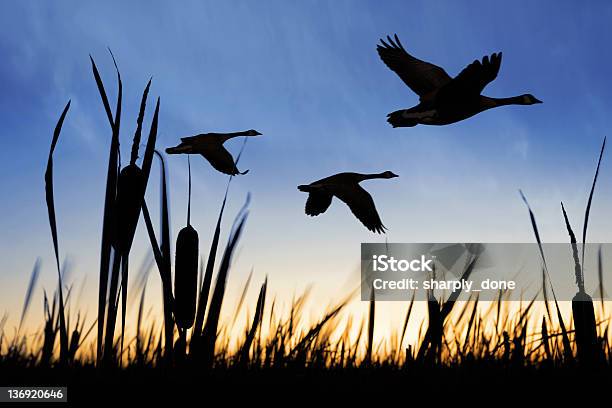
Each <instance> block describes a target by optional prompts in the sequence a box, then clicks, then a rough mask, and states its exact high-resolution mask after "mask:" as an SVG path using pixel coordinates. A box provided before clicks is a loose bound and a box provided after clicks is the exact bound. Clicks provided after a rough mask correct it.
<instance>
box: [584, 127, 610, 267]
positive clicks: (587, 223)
mask: <svg viewBox="0 0 612 408" xmlns="http://www.w3.org/2000/svg"><path fill="white" fill-rule="evenodd" d="M605 148H606V138H605V137H604V140H603V143H602V144H601V150H600V152H599V159H598V160H597V169H596V170H595V176H594V177H593V185H592V186H591V192H590V193H589V200H588V201H587V206H586V209H585V211H584V225H583V227H582V265H583V266H584V250H585V247H586V245H585V244H586V235H587V226H588V225H589V214H590V212H591V202H592V201H593V193H594V192H595V184H597V177H598V176H599V167H600V166H601V159H602V157H603V154H604V150H605Z"/></svg>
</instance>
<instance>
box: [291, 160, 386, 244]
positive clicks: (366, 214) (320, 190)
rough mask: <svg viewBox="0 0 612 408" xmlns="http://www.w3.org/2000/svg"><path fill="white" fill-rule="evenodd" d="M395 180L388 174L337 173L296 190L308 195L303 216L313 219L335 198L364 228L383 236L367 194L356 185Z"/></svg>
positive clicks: (382, 230) (370, 197) (382, 226)
mask: <svg viewBox="0 0 612 408" xmlns="http://www.w3.org/2000/svg"><path fill="white" fill-rule="evenodd" d="M394 177H398V175H397V174H394V173H392V172H390V171H385V172H383V173H375V174H360V173H338V174H335V175H333V176H329V177H326V178H324V179H321V180H317V181H314V182H312V183H310V184H306V185H301V186H298V190H300V191H303V192H306V193H308V199H307V200H306V209H305V210H306V214H308V215H310V216H313V217H314V216H316V215H319V214H322V213H324V212H325V211H326V210H327V209H328V208H329V206H330V205H331V202H332V198H333V197H334V196H335V197H337V198H339V199H340V200H341V201H343V202H344V203H345V204H346V205H348V207H349V208H350V209H351V212H352V213H353V215H355V217H357V219H358V220H359V221H361V223H362V224H363V225H365V227H366V228H367V229H368V230H370V231H372V232H376V233H379V234H381V233H384V232H385V230H386V227H385V226H384V225H383V223H382V221H381V220H380V216H379V215H378V211H376V206H375V205H374V200H373V199H372V196H371V195H370V193H368V192H367V191H366V190H364V189H363V187H361V186H360V185H359V183H361V182H362V181H364V180H371V179H390V178H394Z"/></svg>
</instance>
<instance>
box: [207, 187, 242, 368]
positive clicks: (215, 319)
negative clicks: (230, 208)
mask: <svg viewBox="0 0 612 408" xmlns="http://www.w3.org/2000/svg"><path fill="white" fill-rule="evenodd" d="M247 204H248V197H247ZM247 216H248V211H241V213H239V214H238V216H237V218H236V221H235V222H234V228H232V233H231V234H230V237H229V240H228V243H227V246H226V247H225V252H224V253H223V257H222V259H221V264H220V265H219V272H218V274H217V280H216V282H215V289H214V290H213V295H212V298H211V300H210V308H209V311H208V316H207V318H206V324H205V326H204V337H203V339H202V347H203V350H202V351H203V353H204V354H203V357H204V359H205V362H206V364H207V365H210V364H212V362H213V359H214V352H215V343H216V340H217V328H218V325H219V315H220V314H221V306H222V304H223V297H224V295H225V285H226V282H227V276H228V273H229V268H230V264H231V260H232V255H233V253H234V250H235V249H236V245H237V244H238V240H239V239H240V235H241V234H242V229H243V227H244V224H245V222H246V219H247Z"/></svg>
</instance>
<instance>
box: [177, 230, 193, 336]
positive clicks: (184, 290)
mask: <svg viewBox="0 0 612 408" xmlns="http://www.w3.org/2000/svg"><path fill="white" fill-rule="evenodd" d="M197 286H198V232H197V231H196V230H195V229H194V228H193V227H192V226H191V225H187V226H186V227H185V228H183V229H182V230H181V231H180V232H179V234H178V237H177V239H176V259H175V268H174V298H175V303H174V314H175V318H176V323H177V325H178V326H179V327H180V328H181V329H183V330H187V329H189V328H191V326H192V325H193V321H194V318H195V308H196V296H197Z"/></svg>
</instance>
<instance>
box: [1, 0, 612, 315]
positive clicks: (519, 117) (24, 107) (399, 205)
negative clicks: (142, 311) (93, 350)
mask: <svg viewBox="0 0 612 408" xmlns="http://www.w3.org/2000/svg"><path fill="white" fill-rule="evenodd" d="M610 21H612V4H610V2H605V1H592V2H588V3H585V2H576V1H574V2H569V1H556V0H555V1H537V2H534V1H513V2H506V4H503V5H502V4H499V3H497V2H496V3H495V4H493V2H490V1H465V2H458V1H435V2H432V1H386V2H384V3H381V2H378V1H376V2H375V1H371V2H368V1H348V0H347V1H340V0H335V1H320V2H319V1H300V2H288V1H268V0H266V1H260V2H249V1H240V2H237V1H215V2H204V1H200V2H195V1H194V2H180V6H177V4H176V3H170V2H161V1H160V2H150V1H149V2H119V1H108V2H88V3H87V4H85V2H76V1H54V2H42V1H12V2H3V3H2V13H0V34H1V35H0V60H1V61H2V62H1V63H0V84H1V88H0V89H1V92H0V123H2V133H3V134H2V138H1V139H0V140H1V141H0V143H1V148H0V173H1V174H2V177H0V191H2V198H1V200H0V231H1V232H0V314H1V313H2V312H3V311H4V310H6V311H9V312H10V313H11V315H12V316H14V315H16V314H18V310H19V308H20V307H21V301H22V299H23V294H24V293H25V288H26V285H27V279H28V277H29V274H30V270H31V268H32V265H33V264H34V261H35V259H36V257H38V256H40V257H42V259H43V270H42V277H41V283H42V286H44V287H46V288H47V290H53V287H54V285H53V279H54V277H55V271H54V270H53V257H52V246H51V239H50V234H49V227H48V220H47V214H46V207H45V204H44V181H43V174H44V169H45V165H46V159H47V154H48V148H49V144H50V141H51V135H52V131H53V127H54V125H55V122H56V121H57V118H58V116H59V114H60V112H61V110H62V108H63V106H64V105H65V103H66V101H67V100H68V99H72V108H71V110H70V112H69V114H68V117H67V119H66V122H65V125H64V130H63V132H62V135H61V138H60V141H59V145H58V147H57V149H56V154H55V185H56V187H55V188H56V189H55V193H56V210H57V216H58V226H59V233H60V250H61V254H62V256H63V257H69V259H70V260H71V261H72V264H73V265H74V271H73V273H72V277H71V279H72V280H73V281H74V282H75V283H79V284H80V283H81V282H83V280H84V279H85V277H86V276H87V277H88V278H87V288H88V290H86V291H85V293H86V295H85V296H87V297H89V296H91V294H93V293H94V292H95V290H97V284H96V279H97V278H96V276H97V268H98V263H99V259H98V258H99V239H100V234H101V223H102V205H103V198H104V185H105V172H106V166H107V160H108V146H109V142H110V130H109V126H108V124H107V120H106V116H105V114H104V111H103V108H102V104H101V102H100V100H99V96H98V94H97V90H96V87H95V83H94V80H93V77H92V74H91V68H90V65H89V59H88V54H92V55H93V56H94V58H95V59H96V61H97V64H98V67H99V68H100V71H101V73H102V76H103V78H104V79H105V82H106V86H107V91H108V92H109V94H110V95H111V100H113V105H114V95H115V92H116V84H115V82H114V79H115V77H114V71H113V67H112V61H111V59H110V57H109V55H108V52H107V50H106V47H107V46H108V47H110V48H111V49H112V51H113V53H114V55H115V56H116V58H117V61H118V64H119V67H120V69H121V73H122V76H123V80H124V112H123V113H124V115H123V119H122V126H123V128H122V135H121V141H122V143H123V146H122V149H123V150H122V151H123V155H122V156H123V157H124V158H125V157H127V156H128V154H127V149H129V146H130V145H131V138H132V135H133V131H134V128H135V122H136V110H137V107H138V102H139V100H140V95H141V92H142V89H143V87H144V85H145V83H146V81H147V79H148V78H149V76H153V86H152V88H151V96H153V97H157V96H158V95H159V96H160V97H161V112H160V128H159V129H160V130H159V138H158V147H159V148H165V147H167V146H170V145H173V144H175V143H176V142H177V140H178V138H179V137H180V136H185V135H190V134H194V133H200V132H207V131H235V130H243V129H249V128H255V129H257V130H259V131H260V132H262V133H263V134H264V136H263V137H260V138H256V139H255V138H254V139H251V140H249V142H248V144H247V146H246V151H245V153H244V155H243V158H242V159H241V163H240V167H241V168H248V169H251V172H250V173H249V174H248V175H247V176H244V177H238V178H236V179H235V180H234V181H233V182H232V186H231V191H230V205H229V208H228V211H227V218H226V221H227V222H226V226H225V229H224V231H225V232H227V231H228V229H229V225H230V224H229V223H230V222H231V218H232V217H233V216H234V214H235V213H236V211H237V210H238V208H239V207H240V206H241V205H242V203H243V201H244V198H245V196H246V194H247V192H251V193H252V205H251V216H250V219H249V221H248V224H247V228H246V234H245V235H244V238H243V240H242V241H241V249H240V252H239V254H238V258H237V260H236V268H235V269H234V270H233V271H232V275H231V276H230V282H231V284H232V285H234V286H240V285H242V283H243V282H244V279H245V278H246V276H247V275H248V273H249V270H250V269H251V267H253V268H254V271H255V272H254V277H255V282H257V283H259V282H261V281H262V280H263V277H264V276H265V275H268V276H269V278H270V282H271V290H272V291H274V292H275V293H278V294H279V296H281V297H282V296H286V295H288V294H291V293H293V291H294V290H295V291H297V292H300V291H301V290H303V289H304V288H305V287H306V286H307V285H308V284H313V285H314V289H315V293H318V296H319V297H320V300H321V302H323V303H326V302H327V300H331V299H332V298H337V294H338V293H340V292H342V291H346V290H349V289H353V288H355V287H356V286H357V285H358V283H359V281H358V274H357V268H358V264H359V244H360V243H361V242H383V241H384V240H385V237H382V236H377V235H373V234H371V233H369V232H368V231H367V230H365V229H364V228H363V227H362V225H361V224H360V223H359V222H357V221H356V220H355V219H354V218H353V216H352V215H351V214H350V212H349V211H348V210H347V208H346V207H345V206H344V205H343V204H342V203H338V202H335V203H334V204H333V205H332V207H331V208H330V210H329V211H328V212H327V213H325V214H323V215H321V216H319V217H317V218H316V219H312V218H309V217H307V216H306V215H304V213H303V206H304V202H305V199H306V196H305V195H304V194H303V193H300V192H298V191H297V189H296V186H297V185H298V184H303V183H307V182H310V181H312V180H316V179H318V178H321V177H324V176H327V175H330V174H333V173H336V172H340V171H358V172H379V171H383V170H392V171H393V172H395V173H397V174H399V175H400V178H398V179H393V180H379V181H372V182H368V183H367V184H364V186H365V187H366V188H367V189H368V190H369V191H370V192H371V193H372V194H373V195H374V197H375V199H376V203H377V206H378V209H379V211H380V213H381V216H382V219H383V222H384V223H385V224H386V225H387V226H388V227H389V232H388V234H387V236H386V239H388V240H389V241H390V242H454V241H460V242H471V241H476V242H478V241H482V242H531V241H532V240H533V236H532V232H531V229H530V225H529V219H528V216H527V213H526V210H525V208H524V206H523V204H522V202H521V201H520V198H519V195H518V192H517V190H518V189H519V188H522V189H523V190H524V192H525V194H526V195H527V197H528V198H529V200H530V202H531V204H532V206H533V208H534V210H535V212H536V216H537V217H538V221H539V223H540V227H541V233H542V237H543V239H544V240H545V241H549V242H559V241H565V240H566V233H565V230H564V225H563V222H562V217H561V212H560V206H559V202H560V201H561V200H563V201H564V202H565V204H566V207H567V209H568V212H569V214H570V217H571V219H572V220H573V224H574V227H575V228H576V229H577V228H581V226H582V224H581V222H582V214H583V212H584V206H585V203H586V198H587V195H588V190H589V188H590V183H591V179H592V175H593V172H594V168H595V164H596V159H597V154H598V151H599V146H600V144H601V140H602V138H603V136H605V135H606V134H607V132H608V130H609V129H610V119H609V118H610V112H612V106H610V105H611V102H610V100H611V97H612V79H610V72H612V49H611V48H610V47H609V46H608V43H609V40H610V38H611V35H612V26H610V24H609V22H610ZM392 33H397V34H398V35H399V36H400V38H401V39H402V42H403V44H404V46H405V47H406V48H407V49H408V50H409V51H410V52H411V53H413V54H414V55H416V56H418V57H420V58H422V59H425V60H428V61H431V62H433V63H436V64H439V65H441V66H443V67H444V68H445V69H446V70H447V72H448V73H449V74H451V75H455V74H457V73H458V72H459V71H460V70H461V69H462V68H463V67H464V66H465V65H467V64H468V63H470V62H471V61H473V60H474V59H475V58H481V57H482V56H483V55H486V54H490V53H493V52H497V51H503V53H504V61H503V63H502V68H501V71H500V74H499V76H498V78H497V80H495V81H494V82H493V83H492V84H490V85H489V86H488V87H487V88H486V92H485V93H486V94H488V95H490V96H496V97H502V96H512V95H518V94H522V93H526V92H530V93H533V94H534V95H536V96H537V97H538V98H539V99H541V100H543V101H544V104H542V105H535V106H531V107H526V106H511V107H504V108H500V109H496V110H493V111H489V112H485V113H483V114H480V115H478V116H476V117H474V118H472V119H469V120H467V121H464V122H461V123H458V124H454V125H450V126H445V127H423V126H418V127H415V128H408V129H392V128H391V127H390V126H388V124H387V123H386V122H385V115H386V114H387V113H388V112H390V111H393V110H396V109H398V108H402V107H410V106H413V105H415V104H416V103H417V97H416V96H415V95H414V94H412V92H411V91H410V90H409V89H408V88H406V87H405V86H404V85H403V83H402V82H401V81H400V80H399V79H398V78H397V77H396V76H395V74H394V73H393V72H391V71H390V70H388V69H387V68H386V67H385V66H384V64H383V63H382V62H381V61H380V60H379V58H378V55H377V53H376V50H375V46H376V43H377V41H378V39H379V38H380V37H381V36H384V35H387V34H392ZM150 105H151V104H150ZM150 113H151V112H149V115H148V116H147V118H148V120H147V122H146V123H147V124H148V123H150V122H149V120H150ZM240 144H241V141H240V140H234V141H232V142H230V143H229V144H228V145H229V148H230V150H232V151H233V152H234V153H235V152H237V151H238V150H239V148H240ZM608 161H609V159H608V157H606V158H604V163H603V166H602V170H601V175H600V176H601V183H600V184H599V186H598V190H597V192H596V196H595V201H594V204H593V208H592V213H591V221H592V223H591V224H590V230H589V231H590V232H589V237H590V241H592V242H609V241H610V239H612V217H610V216H609V209H610V208H612V184H611V183H610V181H611V180H612V174H611V173H612V167H611V166H609V165H608ZM168 166H169V168H170V188H171V199H172V221H173V234H174V236H176V233H177V232H178V230H179V229H180V228H181V227H182V226H184V223H185V214H186V195H187V194H186V193H187V179H186V159H185V158H184V157H177V156H173V157H169V158H168ZM192 168H193V176H194V179H193V181H194V187H193V188H194V190H193V198H192V205H193V213H192V223H193V225H194V226H195V227H196V229H197V230H198V231H199V233H200V240H201V250H202V252H204V253H207V248H208V245H209V237H210V235H211V232H212V228H213V226H214V222H215V218H216V216H217V211H218V208H219V206H220V202H221V199H222V194H223V191H224V188H225V185H226V183H227V178H226V177H224V176H222V175H220V174H219V173H217V172H215V171H214V170H212V169H211V167H210V166H209V165H208V163H207V162H205V161H204V159H198V158H195V157H194V160H193V161H192ZM157 191H158V169H157V166H156V165H155V166H154V169H153V173H152V177H151V182H150V185H149V191H148V197H149V198H148V199H149V201H150V202H151V203H152V207H153V211H155V212H157V202H158V198H157V197H158V193H157ZM155 218H157V216H155ZM223 239H224V240H225V238H223ZM147 248H148V238H147V237H146V234H145V232H144V228H142V220H141V225H139V229H138V232H137V237H136V244H135V248H134V251H133V256H132V259H133V262H132V264H133V265H134V266H135V267H137V266H138V264H139V263H140V261H141V259H142V258H143V257H144V254H145V250H146V249H147ZM135 269H136V268H135ZM151 276H152V277H151V279H152V281H155V282H156V281H158V280H159V279H158V275H157V271H153V274H152V275H151ZM253 292H255V291H254V290H253ZM37 294H38V295H37V296H38V298H37V299H40V298H41V297H40V292H37ZM85 302H87V300H85ZM33 307H34V308H36V309H38V310H40V308H41V305H40V302H39V301H38V300H37V301H35V303H34V306H33Z"/></svg>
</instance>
